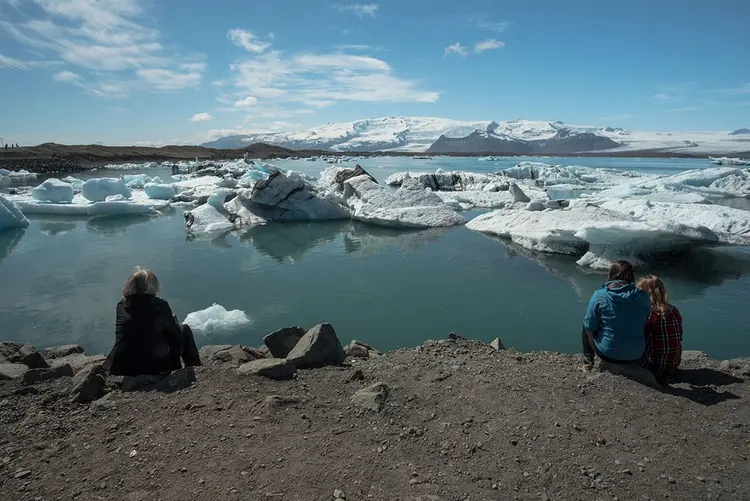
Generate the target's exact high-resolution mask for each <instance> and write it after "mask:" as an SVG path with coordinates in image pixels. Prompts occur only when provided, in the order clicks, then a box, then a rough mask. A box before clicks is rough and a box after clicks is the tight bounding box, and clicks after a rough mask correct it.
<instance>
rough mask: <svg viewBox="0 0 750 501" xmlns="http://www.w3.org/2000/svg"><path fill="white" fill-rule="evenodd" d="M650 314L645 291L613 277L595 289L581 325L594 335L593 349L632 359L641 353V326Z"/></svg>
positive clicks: (643, 344)
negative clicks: (612, 279)
mask: <svg viewBox="0 0 750 501" xmlns="http://www.w3.org/2000/svg"><path fill="white" fill-rule="evenodd" d="M650 315H651V298H650V296H649V295H648V292H646V291H642V290H640V289H638V288H637V287H636V286H635V284H633V283H632V282H631V283H628V282H623V281H621V280H615V281H612V282H607V283H606V284H604V286H603V287H602V288H601V289H599V290H597V291H596V292H594V294H593V295H592V296H591V299H590V300H589V306H588V309H587V310H586V317H585V318H584V319H583V327H584V329H586V330H587V331H589V332H591V333H592V334H594V344H595V345H596V349H597V350H599V352H600V353H601V354H602V355H604V356H605V357H607V358H611V359H613V360H622V361H634V360H638V359H639V358H641V357H642V356H643V352H644V351H645V349H646V341H645V339H644V335H643V329H644V327H645V325H646V320H648V317H649V316H650Z"/></svg>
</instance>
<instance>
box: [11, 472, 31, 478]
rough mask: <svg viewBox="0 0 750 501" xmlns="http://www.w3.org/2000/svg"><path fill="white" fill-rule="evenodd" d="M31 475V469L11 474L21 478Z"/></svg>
mask: <svg viewBox="0 0 750 501" xmlns="http://www.w3.org/2000/svg"><path fill="white" fill-rule="evenodd" d="M30 476H31V470H20V471H18V472H16V474H15V475H13V477H14V478H18V479H22V478H28V477H30Z"/></svg>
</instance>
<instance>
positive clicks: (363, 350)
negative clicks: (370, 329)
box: [344, 340, 382, 358]
mask: <svg viewBox="0 0 750 501" xmlns="http://www.w3.org/2000/svg"><path fill="white" fill-rule="evenodd" d="M344 353H346V356H347V357H354V358H370V357H374V356H380V355H382V353H380V352H379V351H378V350H376V349H374V348H373V347H372V346H370V345H369V344H366V343H362V342H360V341H357V340H353V341H352V342H351V343H349V344H348V345H346V347H345V348H344Z"/></svg>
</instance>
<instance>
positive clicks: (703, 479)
mask: <svg viewBox="0 0 750 501" xmlns="http://www.w3.org/2000/svg"><path fill="white" fill-rule="evenodd" d="M695 480H696V481H698V482H705V481H706V479H705V478H703V477H700V476H698V477H695Z"/></svg>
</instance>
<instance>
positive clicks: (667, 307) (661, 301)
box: [637, 275, 682, 384]
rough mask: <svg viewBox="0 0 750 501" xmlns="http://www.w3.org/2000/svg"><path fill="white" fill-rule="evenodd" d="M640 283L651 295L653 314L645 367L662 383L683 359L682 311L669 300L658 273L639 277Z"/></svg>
mask: <svg viewBox="0 0 750 501" xmlns="http://www.w3.org/2000/svg"><path fill="white" fill-rule="evenodd" d="M637 287H638V288H639V289H641V290H643V291H646V292H647V293H648V295H649V296H650V297H651V316H650V317H649V318H648V320H647V321H646V328H645V340H646V353H645V355H644V357H643V363H642V364H641V365H643V367H645V368H646V369H648V370H649V371H651V373H652V374H653V375H654V377H656V380H657V381H658V382H660V383H662V384H663V383H664V382H666V381H667V380H668V379H669V378H670V377H672V376H674V375H675V373H676V372H677V368H678V367H679V366H680V361H681V360H682V315H680V310H678V309H677V308H676V307H675V306H673V305H671V304H669V296H668V295H667V289H666V288H665V287H664V282H662V280H661V279H660V278H659V277H657V276H654V275H648V276H645V277H643V278H641V279H640V280H638V284H637Z"/></svg>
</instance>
